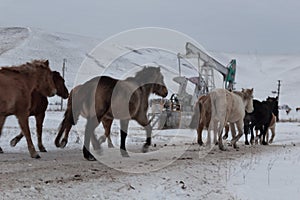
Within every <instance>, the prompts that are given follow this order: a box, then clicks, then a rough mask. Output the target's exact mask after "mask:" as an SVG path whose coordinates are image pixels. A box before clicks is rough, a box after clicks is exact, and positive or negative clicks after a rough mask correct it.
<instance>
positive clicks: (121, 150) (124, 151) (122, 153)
mask: <svg viewBox="0 0 300 200" xmlns="http://www.w3.org/2000/svg"><path fill="white" fill-rule="evenodd" d="M120 152H121V156H122V157H127V158H128V157H129V154H128V152H127V151H126V150H124V149H120Z"/></svg>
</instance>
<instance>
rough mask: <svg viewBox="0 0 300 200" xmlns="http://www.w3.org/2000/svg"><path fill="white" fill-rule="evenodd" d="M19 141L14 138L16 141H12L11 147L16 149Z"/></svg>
mask: <svg viewBox="0 0 300 200" xmlns="http://www.w3.org/2000/svg"><path fill="white" fill-rule="evenodd" d="M17 143H18V142H17V139H16V138H14V139H12V140H11V141H10V146H12V147H15V146H16V145H17Z"/></svg>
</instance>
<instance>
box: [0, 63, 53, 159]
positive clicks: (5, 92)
mask: <svg viewBox="0 0 300 200" xmlns="http://www.w3.org/2000/svg"><path fill="white" fill-rule="evenodd" d="M34 90H36V91H38V92H40V93H41V94H42V95H44V96H53V95H55V93H56V89H55V85H54V83H53V79H52V72H51V70H50V68H49V61H48V60H47V61H43V60H35V61H32V62H28V63H26V64H23V65H20V66H13V67H2V68H1V70H0V102H1V103H0V134H1V132H2V128H3V124H4V122H5V119H6V117H7V116H9V115H15V116H16V117H17V119H18V122H19V125H20V127H21V130H22V132H23V134H24V136H25V137H26V140H27V146H28V150H29V153H30V155H31V157H32V158H40V156H39V154H38V153H37V152H36V150H35V148H34V145H33V143H32V140H31V135H30V130H29V126H28V117H29V115H30V107H31V98H32V97H31V94H32V92H33V91H34ZM0 151H1V152H2V149H1V148H0Z"/></svg>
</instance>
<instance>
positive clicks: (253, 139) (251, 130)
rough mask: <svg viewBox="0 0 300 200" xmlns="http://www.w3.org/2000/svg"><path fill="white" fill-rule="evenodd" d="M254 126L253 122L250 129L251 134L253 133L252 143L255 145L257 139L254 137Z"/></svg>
mask: <svg viewBox="0 0 300 200" xmlns="http://www.w3.org/2000/svg"><path fill="white" fill-rule="evenodd" d="M253 128H254V126H253V125H252V124H251V125H250V127H249V129H250V134H251V138H250V144H251V145H253V144H254V141H255V143H256V139H255V138H254V132H253Z"/></svg>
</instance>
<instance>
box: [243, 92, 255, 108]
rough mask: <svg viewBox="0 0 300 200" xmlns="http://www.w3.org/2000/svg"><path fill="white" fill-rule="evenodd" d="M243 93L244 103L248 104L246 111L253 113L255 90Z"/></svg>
mask: <svg viewBox="0 0 300 200" xmlns="http://www.w3.org/2000/svg"><path fill="white" fill-rule="evenodd" d="M242 93H243V96H244V101H245V102H246V108H245V110H246V111H247V112H248V113H252V112H253V110H254V108H253V88H252V89H242Z"/></svg>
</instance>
